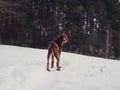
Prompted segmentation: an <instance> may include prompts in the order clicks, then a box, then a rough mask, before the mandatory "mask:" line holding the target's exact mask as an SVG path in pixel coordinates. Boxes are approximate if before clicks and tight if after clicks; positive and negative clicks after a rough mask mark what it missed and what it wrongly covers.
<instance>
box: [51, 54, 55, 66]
mask: <svg viewBox="0 0 120 90" xmlns="http://www.w3.org/2000/svg"><path fill="white" fill-rule="evenodd" d="M53 67H54V55H52V62H51V68H53Z"/></svg>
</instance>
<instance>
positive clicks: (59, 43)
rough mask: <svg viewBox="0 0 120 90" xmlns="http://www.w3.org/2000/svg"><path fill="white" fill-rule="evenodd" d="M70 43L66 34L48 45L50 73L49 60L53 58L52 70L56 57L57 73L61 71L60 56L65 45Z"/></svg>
mask: <svg viewBox="0 0 120 90" xmlns="http://www.w3.org/2000/svg"><path fill="white" fill-rule="evenodd" d="M67 42H68V36H67V35H66V34H61V35H59V36H58V37H57V38H56V39H55V40H52V41H50V42H49V44H48V55H47V71H49V72H50V69H49V59H50V56H51V60H52V61H51V68H53V67H54V57H55V58H56V60H57V62H56V66H57V69H56V70H57V71H60V68H61V66H60V65H59V64H60V55H61V52H62V49H63V45H64V44H65V43H67Z"/></svg>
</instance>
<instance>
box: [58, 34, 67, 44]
mask: <svg viewBox="0 0 120 90" xmlns="http://www.w3.org/2000/svg"><path fill="white" fill-rule="evenodd" d="M57 38H58V39H59V40H60V41H61V42H62V45H63V44H65V43H67V42H68V41H69V39H68V36H67V35H66V34H61V35H59V36H58V37H57Z"/></svg>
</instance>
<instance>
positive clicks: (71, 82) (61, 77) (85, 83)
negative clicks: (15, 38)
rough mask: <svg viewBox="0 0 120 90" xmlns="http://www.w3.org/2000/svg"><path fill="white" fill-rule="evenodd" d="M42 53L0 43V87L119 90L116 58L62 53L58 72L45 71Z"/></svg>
mask: <svg viewBox="0 0 120 90" xmlns="http://www.w3.org/2000/svg"><path fill="white" fill-rule="evenodd" d="M46 56H47V50H42V49H32V48H23V47H17V46H7V45H0V90H120V62H119V61H115V60H107V59H102V58H96V57H90V56H84V55H80V54H72V53H66V52H62V55H61V62H60V63H61V66H62V68H61V71H56V68H53V69H51V72H48V71H46V62H47V60H46ZM55 67H56V65H55Z"/></svg>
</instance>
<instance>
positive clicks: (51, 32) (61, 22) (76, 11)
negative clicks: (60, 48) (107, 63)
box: [0, 0, 120, 59]
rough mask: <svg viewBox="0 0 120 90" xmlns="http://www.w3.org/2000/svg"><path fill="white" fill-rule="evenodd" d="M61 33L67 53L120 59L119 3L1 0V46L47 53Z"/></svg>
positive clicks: (105, 0)
mask: <svg viewBox="0 0 120 90" xmlns="http://www.w3.org/2000/svg"><path fill="white" fill-rule="evenodd" d="M61 33H66V34H67V35H68V36H69V38H70V40H69V43H68V44H66V45H65V47H64V51H67V52H73V53H79V54H83V55H90V56H97V57H103V58H113V59H119V57H120V2H119V0H0V44H7V45H17V46H24V47H32V48H42V49H47V46H48V42H49V41H50V40H52V39H54V38H56V37H57V36H58V35H59V34H61Z"/></svg>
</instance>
